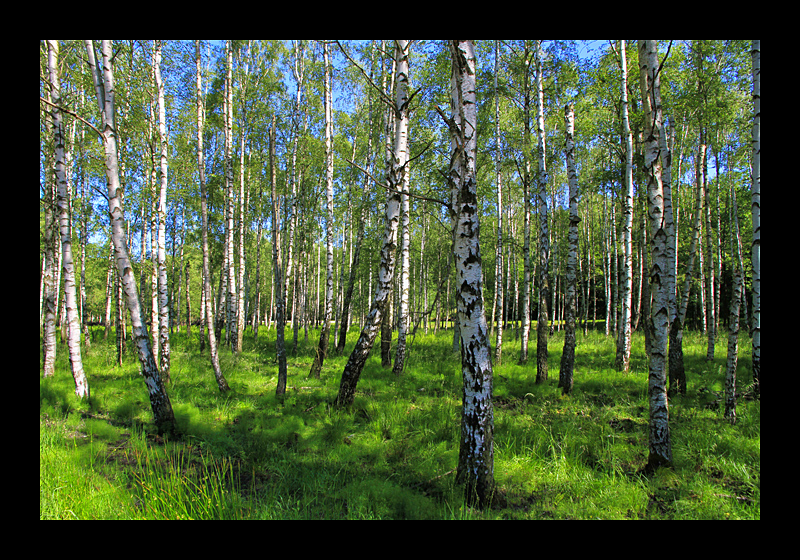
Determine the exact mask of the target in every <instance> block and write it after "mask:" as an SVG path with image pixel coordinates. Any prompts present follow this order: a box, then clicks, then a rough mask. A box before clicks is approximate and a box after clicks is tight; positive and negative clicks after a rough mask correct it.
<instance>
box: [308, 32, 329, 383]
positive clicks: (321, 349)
mask: <svg viewBox="0 0 800 560" xmlns="http://www.w3.org/2000/svg"><path fill="white" fill-rule="evenodd" d="M322 56H323V58H324V59H325V202H326V208H327V213H326V219H325V255H326V267H325V269H326V275H325V310H324V313H323V317H322V329H321V330H320V334H319V345H318V346H317V353H316V356H315V357H314V363H313V364H311V372H310V374H309V376H310V377H313V378H319V376H320V371H321V370H322V365H323V364H324V363H325V357H326V355H327V353H328V340H329V339H330V333H331V317H333V235H334V223H333V140H332V127H333V122H332V115H331V82H330V62H329V61H328V45H327V43H323V44H322Z"/></svg>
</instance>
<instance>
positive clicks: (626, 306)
mask: <svg viewBox="0 0 800 560" xmlns="http://www.w3.org/2000/svg"><path fill="white" fill-rule="evenodd" d="M626 48H627V47H626V43H625V39H622V40H620V42H619V52H620V67H621V68H622V134H623V136H624V137H625V197H624V198H623V207H622V211H623V214H624V221H623V224H622V246H623V256H622V278H621V282H622V294H621V297H620V299H621V303H622V310H621V315H620V326H619V327H620V328H619V337H618V339H617V357H616V367H617V369H619V370H620V371H624V372H627V371H628V370H629V369H630V360H631V304H632V301H633V297H632V296H633V270H632V269H633V243H632V232H633V135H632V134H631V125H630V121H629V118H628V60H627V53H626Z"/></svg>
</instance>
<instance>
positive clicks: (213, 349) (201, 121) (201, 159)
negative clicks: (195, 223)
mask: <svg viewBox="0 0 800 560" xmlns="http://www.w3.org/2000/svg"><path fill="white" fill-rule="evenodd" d="M194 55H195V61H196V64H197V91H196V93H197V168H198V175H199V179H200V214H201V215H202V220H203V287H202V290H203V296H202V299H203V301H204V302H205V305H204V306H203V307H204V308H205V314H204V317H203V319H204V320H205V321H206V326H207V327H208V346H209V353H210V354H211V367H212V368H213V369H214V377H215V378H216V380H217V387H219V390H220V391H223V392H225V391H228V390H229V389H230V387H228V382H227V381H226V379H225V376H224V375H223V374H222V369H221V368H220V366H219V353H218V350H217V336H216V333H215V332H214V306H213V305H212V304H211V301H212V299H213V298H212V297H211V266H210V262H209V261H210V256H209V255H210V253H209V248H208V201H207V197H208V195H207V192H206V161H205V152H204V151H203V129H204V125H205V111H204V107H203V91H202V79H203V78H202V65H201V63H200V41H199V40H196V41H195V42H194Z"/></svg>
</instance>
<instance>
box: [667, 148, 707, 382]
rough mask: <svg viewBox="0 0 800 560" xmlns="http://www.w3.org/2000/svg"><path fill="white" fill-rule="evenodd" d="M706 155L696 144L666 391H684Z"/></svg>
mask: <svg viewBox="0 0 800 560" xmlns="http://www.w3.org/2000/svg"><path fill="white" fill-rule="evenodd" d="M705 157H706V146H705V144H700V145H699V146H698V147H697V158H696V159H697V163H696V173H695V181H696V185H695V213H694V220H695V221H694V230H693V234H692V241H691V243H690V244H689V260H688V261H687V263H686V278H685V280H684V284H683V292H682V294H681V301H680V304H679V305H678V312H677V314H676V316H675V320H674V321H673V322H672V326H671V327H670V331H669V337H670V339H669V394H670V395H673V394H681V395H685V394H686V370H685V368H684V363H683V326H684V322H685V321H686V312H687V310H688V308H689V295H690V293H691V289H692V284H693V281H692V280H693V276H694V263H695V259H696V256H697V247H698V245H699V243H700V230H701V228H702V223H703V200H704V198H705V196H704V194H703V191H704V190H705V188H704V186H703V173H702V168H703V165H704V164H703V161H704V160H705Z"/></svg>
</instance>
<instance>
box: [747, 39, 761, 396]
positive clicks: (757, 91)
mask: <svg viewBox="0 0 800 560" xmlns="http://www.w3.org/2000/svg"><path fill="white" fill-rule="evenodd" d="M750 55H751V58H752V60H753V129H752V150H753V160H752V161H753V163H752V166H753V167H752V170H751V180H752V216H753V245H752V261H753V391H754V394H755V396H756V398H760V397H761V40H760V39H757V40H754V41H753V46H752V48H751V51H750Z"/></svg>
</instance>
